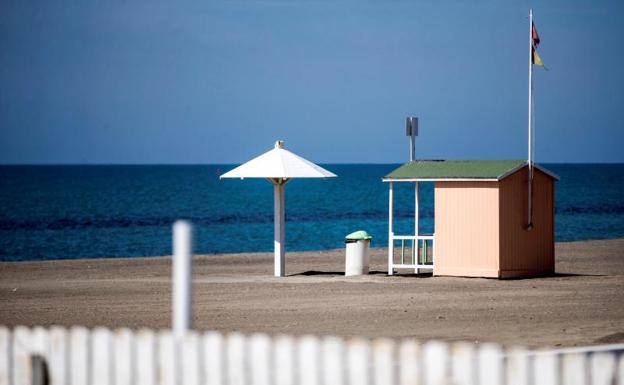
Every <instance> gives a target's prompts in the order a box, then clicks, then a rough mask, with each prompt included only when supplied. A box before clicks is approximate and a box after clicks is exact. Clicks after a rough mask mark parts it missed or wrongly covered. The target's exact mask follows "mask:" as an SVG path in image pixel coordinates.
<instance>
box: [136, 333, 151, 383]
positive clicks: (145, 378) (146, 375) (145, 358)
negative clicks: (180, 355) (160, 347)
mask: <svg viewBox="0 0 624 385" xmlns="http://www.w3.org/2000/svg"><path fill="white" fill-rule="evenodd" d="M135 341H136V383H137V384H138V385H155V384H156V351H155V350H156V337H155V335H154V332H153V331H151V330H149V329H141V330H139V332H138V333H137V334H136V336H135Z"/></svg>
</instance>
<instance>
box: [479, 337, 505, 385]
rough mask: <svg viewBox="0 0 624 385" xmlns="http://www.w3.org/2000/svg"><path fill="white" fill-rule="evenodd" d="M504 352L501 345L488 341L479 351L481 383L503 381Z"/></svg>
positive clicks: (480, 384) (497, 384) (489, 383)
mask: <svg viewBox="0 0 624 385" xmlns="http://www.w3.org/2000/svg"><path fill="white" fill-rule="evenodd" d="M502 358H503V352H502V349H501V347H500V346H499V345H497V344H491V343H486V344H482V345H481V346H480V347H479V351H478V368H479V369H478V372H477V374H478V378H479V385H499V384H501V383H502V381H503V359H502Z"/></svg>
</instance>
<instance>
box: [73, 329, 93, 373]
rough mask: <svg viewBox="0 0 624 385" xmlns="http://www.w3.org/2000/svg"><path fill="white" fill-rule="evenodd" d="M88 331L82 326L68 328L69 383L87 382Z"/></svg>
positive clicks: (88, 371) (88, 370)
mask: <svg viewBox="0 0 624 385" xmlns="http://www.w3.org/2000/svg"><path fill="white" fill-rule="evenodd" d="M89 343H90V335H89V331H88V330H87V329H86V328H84V327H82V326H74V327H72V328H71V329H70V330H69V367H70V369H71V370H70V371H69V383H70V385H85V384H88V381H89V376H90V369H89V360H88V358H89Z"/></svg>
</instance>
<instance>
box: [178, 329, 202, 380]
mask: <svg viewBox="0 0 624 385" xmlns="http://www.w3.org/2000/svg"><path fill="white" fill-rule="evenodd" d="M180 342H181V346H180V347H181V350H182V352H181V353H182V354H179V355H178V357H180V358H181V359H182V362H181V365H180V368H181V369H182V370H181V373H180V374H181V375H182V376H181V377H182V383H183V384H184V385H200V383H201V377H200V376H201V375H200V366H201V363H200V357H199V335H198V334H197V332H194V331H189V332H187V333H186V334H185V335H184V337H183V338H182V341H180ZM178 377H180V376H178Z"/></svg>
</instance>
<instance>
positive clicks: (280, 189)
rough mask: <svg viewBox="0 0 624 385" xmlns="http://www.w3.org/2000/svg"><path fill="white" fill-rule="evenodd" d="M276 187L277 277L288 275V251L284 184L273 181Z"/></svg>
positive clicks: (279, 181)
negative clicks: (286, 246)
mask: <svg viewBox="0 0 624 385" xmlns="http://www.w3.org/2000/svg"><path fill="white" fill-rule="evenodd" d="M273 184H274V187H273V190H274V194H273V196H274V205H275V208H274V210H275V211H274V233H275V234H274V242H273V244H274V247H275V276H276V277H283V276H285V275H286V250H285V248H284V241H285V236H284V182H283V181H281V180H275V181H273Z"/></svg>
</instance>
